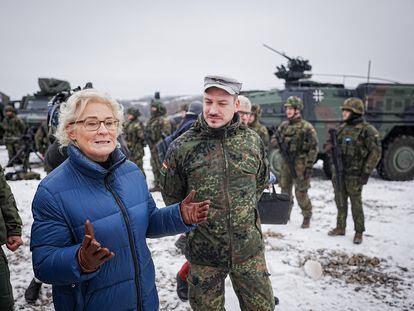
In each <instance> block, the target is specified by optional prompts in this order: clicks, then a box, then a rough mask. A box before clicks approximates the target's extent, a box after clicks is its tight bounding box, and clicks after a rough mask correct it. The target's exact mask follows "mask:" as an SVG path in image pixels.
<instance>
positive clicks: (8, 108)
mask: <svg viewBox="0 0 414 311" xmlns="http://www.w3.org/2000/svg"><path fill="white" fill-rule="evenodd" d="M7 111H12V112H16V110H15V109H14V107H13V106H11V105H7V106H6V107H4V112H7Z"/></svg>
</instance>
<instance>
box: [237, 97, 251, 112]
mask: <svg viewBox="0 0 414 311" xmlns="http://www.w3.org/2000/svg"><path fill="white" fill-rule="evenodd" d="M237 99H238V100H239V102H240V107H239V109H243V110H246V111H251V110H252V103H251V102H250V100H249V99H248V98H247V97H246V96H243V95H239V96H238V97H237Z"/></svg>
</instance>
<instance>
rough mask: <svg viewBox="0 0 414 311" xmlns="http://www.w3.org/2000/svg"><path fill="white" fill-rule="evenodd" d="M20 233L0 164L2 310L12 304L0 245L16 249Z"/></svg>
mask: <svg viewBox="0 0 414 311" xmlns="http://www.w3.org/2000/svg"><path fill="white" fill-rule="evenodd" d="M21 235H22V220H21V219H20V216H19V213H18V211H17V207H16V202H15V200H14V196H13V193H12V192H11V190H10V187H9V185H8V184H7V182H6V178H5V176H4V172H3V168H2V167H1V166H0V310H2V311H12V310H13V305H14V299H13V289H12V286H11V284H10V271H9V268H8V265H7V259H6V258H7V257H6V254H4V251H3V249H2V245H4V244H6V247H7V248H8V249H9V250H11V251H12V252H14V251H16V250H17V249H18V248H19V247H20V245H22V244H23V242H22V238H21Z"/></svg>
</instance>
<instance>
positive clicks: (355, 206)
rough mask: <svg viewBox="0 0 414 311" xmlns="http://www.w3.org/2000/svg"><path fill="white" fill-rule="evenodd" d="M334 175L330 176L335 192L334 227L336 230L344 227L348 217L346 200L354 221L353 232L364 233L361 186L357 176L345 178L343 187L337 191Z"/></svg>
mask: <svg viewBox="0 0 414 311" xmlns="http://www.w3.org/2000/svg"><path fill="white" fill-rule="evenodd" d="M335 177H336V176H335V174H334V175H333V176H332V184H333V187H334V191H335V203H336V207H337V209H338V216H337V219H336V225H337V227H338V228H344V229H345V227H346V218H347V216H348V198H349V199H350V201H351V212H352V218H353V220H354V228H355V232H359V233H362V232H364V231H365V224H364V223H365V218H364V210H363V208H362V195H361V194H362V186H363V185H362V184H361V182H360V178H359V177H357V176H345V178H344V183H343V184H344V185H343V188H344V189H341V191H339V188H338V185H337V181H336V178H335Z"/></svg>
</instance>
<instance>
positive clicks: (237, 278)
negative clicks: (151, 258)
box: [187, 252, 275, 311]
mask: <svg viewBox="0 0 414 311" xmlns="http://www.w3.org/2000/svg"><path fill="white" fill-rule="evenodd" d="M227 275H230V279H231V282H232V284H233V288H234V291H235V293H236V295H237V297H238V299H239V304H240V309H241V310H255V311H265V310H269V311H270V310H274V308H275V301H274V296H273V289H272V285H271V284H270V279H269V273H268V272H267V268H266V260H265V256H264V253H262V252H261V253H259V254H258V255H256V256H254V257H252V258H250V259H248V260H246V261H245V262H243V263H241V264H233V266H232V267H231V268H227V267H211V266H202V265H197V264H194V263H191V264H190V274H189V276H188V278H187V281H188V287H189V300H190V305H191V308H192V309H193V310H196V311H198V310H205V311H216V310H217V311H221V310H225V309H224V280H225V279H226V277H227Z"/></svg>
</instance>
